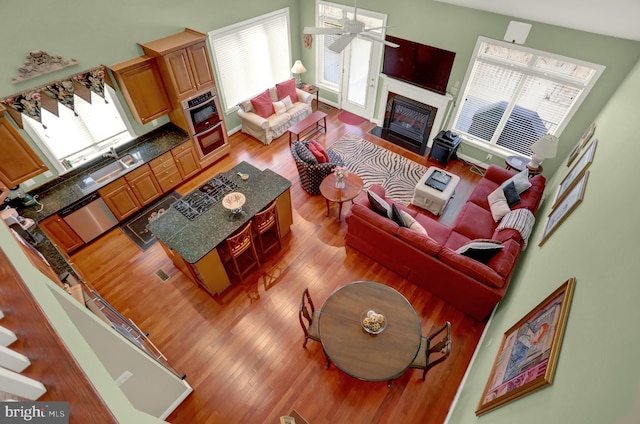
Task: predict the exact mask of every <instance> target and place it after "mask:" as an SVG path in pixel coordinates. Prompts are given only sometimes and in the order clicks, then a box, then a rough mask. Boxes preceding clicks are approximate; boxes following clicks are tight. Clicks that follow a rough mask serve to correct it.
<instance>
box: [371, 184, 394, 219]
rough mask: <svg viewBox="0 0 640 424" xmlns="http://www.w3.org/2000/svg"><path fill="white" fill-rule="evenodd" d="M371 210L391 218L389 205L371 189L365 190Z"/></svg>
mask: <svg viewBox="0 0 640 424" xmlns="http://www.w3.org/2000/svg"><path fill="white" fill-rule="evenodd" d="M367 197H368V198H369V205H370V206H371V210H372V211H374V212H375V213H377V214H378V215H381V216H384V217H385V218H391V205H389V203H387V201H386V200H384V199H383V198H382V197H380V196H378V195H377V194H376V193H374V192H373V191H371V190H367Z"/></svg>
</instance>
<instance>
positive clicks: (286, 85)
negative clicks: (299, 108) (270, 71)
mask: <svg viewBox="0 0 640 424" xmlns="http://www.w3.org/2000/svg"><path fill="white" fill-rule="evenodd" d="M276 91H277V92H278V100H282V99H284V98H285V97H287V96H289V98H290V99H291V101H292V102H293V103H295V102H297V101H298V92H297V91H296V80H295V78H291V79H290V80H287V81H285V82H281V83H278V84H276Z"/></svg>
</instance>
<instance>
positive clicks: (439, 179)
mask: <svg viewBox="0 0 640 424" xmlns="http://www.w3.org/2000/svg"><path fill="white" fill-rule="evenodd" d="M449 181H451V175H449V174H446V173H444V172H442V171H437V170H436V171H433V172H432V173H431V175H429V178H427V181H425V182H424V183H425V185H428V186H429V187H431V188H435V189H436V190H438V191H444V189H445V188H447V184H449Z"/></svg>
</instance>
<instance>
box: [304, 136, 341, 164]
mask: <svg viewBox="0 0 640 424" xmlns="http://www.w3.org/2000/svg"><path fill="white" fill-rule="evenodd" d="M311 145H313V146H315V148H316V149H317V150H318V151H319V152H320V153H321V154H322V156H323V157H324V161H325V162H331V158H330V157H329V153H328V152H327V149H325V148H324V146H323V145H322V144H320V143H318V142H317V141H316V140H310V141H309V146H311ZM318 162H320V159H318ZM334 163H337V162H334Z"/></svg>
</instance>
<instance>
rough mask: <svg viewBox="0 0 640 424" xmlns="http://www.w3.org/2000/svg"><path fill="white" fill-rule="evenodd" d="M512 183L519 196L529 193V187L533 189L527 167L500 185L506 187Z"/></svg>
mask: <svg viewBox="0 0 640 424" xmlns="http://www.w3.org/2000/svg"><path fill="white" fill-rule="evenodd" d="M512 182H513V184H514V185H515V187H516V190H517V191H518V194H520V193H524V192H525V191H527V190H528V189H529V187H531V181H529V169H528V168H527V167H525V168H524V169H523V170H522V171H520V172H518V173H517V174H515V175H514V176H513V177H511V178H509V179H508V180H507V181H505V182H503V183H502V184H500V185H501V186H502V187H505V186H506V185H507V184H509V183H512Z"/></svg>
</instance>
